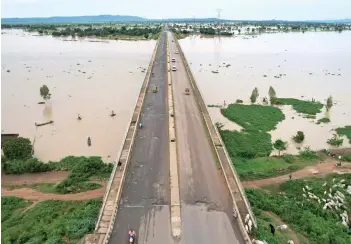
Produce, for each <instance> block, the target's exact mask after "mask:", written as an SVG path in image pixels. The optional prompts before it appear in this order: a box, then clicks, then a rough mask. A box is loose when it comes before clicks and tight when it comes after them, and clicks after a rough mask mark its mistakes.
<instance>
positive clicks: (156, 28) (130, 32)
mask: <svg viewBox="0 0 351 244" xmlns="http://www.w3.org/2000/svg"><path fill="white" fill-rule="evenodd" d="M2 28H4V29H6V28H20V29H24V30H25V31H29V32H38V33H39V34H41V35H52V36H55V37H58V36H71V37H73V38H74V37H99V38H107V39H120V38H121V37H134V38H138V39H150V38H152V39H157V38H158V35H159V34H160V32H161V30H162V25H161V24H153V25H151V24H116V23H115V24H112V23H110V24H108V23H96V24H93V25H92V24H83V23H82V24H3V25H2Z"/></svg>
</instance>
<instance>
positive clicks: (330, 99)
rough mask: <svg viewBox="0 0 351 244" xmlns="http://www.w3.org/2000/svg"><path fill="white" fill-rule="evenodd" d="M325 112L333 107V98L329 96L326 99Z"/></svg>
mask: <svg viewBox="0 0 351 244" xmlns="http://www.w3.org/2000/svg"><path fill="white" fill-rule="evenodd" d="M326 107H327V110H329V109H331V107H333V98H332V96H329V97H328V99H327V105H326Z"/></svg>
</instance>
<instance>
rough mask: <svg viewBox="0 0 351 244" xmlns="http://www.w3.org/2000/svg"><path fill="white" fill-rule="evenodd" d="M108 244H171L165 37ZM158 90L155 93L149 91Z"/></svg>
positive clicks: (162, 37) (156, 58)
mask: <svg viewBox="0 0 351 244" xmlns="http://www.w3.org/2000/svg"><path fill="white" fill-rule="evenodd" d="M161 35H162V36H161V39H160V44H159V47H158V49H157V51H156V57H155V63H154V65H153V68H152V72H154V76H151V78H150V83H149V88H148V91H147V94H146V97H145V101H144V106H143V108H142V114H141V120H142V123H143V128H142V129H138V132H137V134H136V138H135V142H134V146H133V151H132V155H131V161H130V162H129V167H128V171H127V175H126V180H125V183H124V186H123V190H122V196H121V203H120V207H119V209H118V212H117V217H116V221H115V223H114V227H113V232H112V235H111V238H110V243H128V230H129V229H130V228H133V229H134V230H136V233H137V239H136V243H138V244H146V243H150V244H151V243H152V244H165V243H173V242H174V241H173V238H172V232H171V226H170V207H169V204H170V196H169V195H170V194H169V148H168V147H169V144H168V141H169V140H168V103H167V102H168V101H167V73H166V72H167V55H166V54H167V50H166V48H167V47H166V44H167V34H166V33H165V32H164V33H163V34H161ZM155 86H157V87H158V90H159V91H158V93H153V92H152V90H153V88H154V87H155Z"/></svg>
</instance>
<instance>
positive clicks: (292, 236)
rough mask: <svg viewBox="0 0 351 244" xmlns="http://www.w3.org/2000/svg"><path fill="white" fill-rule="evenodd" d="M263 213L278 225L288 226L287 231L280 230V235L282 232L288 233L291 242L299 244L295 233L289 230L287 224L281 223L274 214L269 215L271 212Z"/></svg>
mask: <svg viewBox="0 0 351 244" xmlns="http://www.w3.org/2000/svg"><path fill="white" fill-rule="evenodd" d="M264 212H265V214H267V215H268V216H269V217H271V218H272V219H273V220H274V221H275V222H276V223H277V224H278V225H283V224H285V225H287V226H288V229H287V230H282V231H281V232H282V233H283V232H287V233H289V234H290V235H289V236H290V237H291V238H292V240H293V241H294V243H295V244H299V243H300V242H299V238H298V237H297V234H296V232H295V231H294V230H293V229H291V228H290V226H289V225H288V224H286V223H284V222H283V221H282V220H281V219H280V218H279V217H278V216H277V215H275V214H274V213H271V212H269V211H264Z"/></svg>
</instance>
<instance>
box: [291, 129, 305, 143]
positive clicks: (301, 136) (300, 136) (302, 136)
mask: <svg viewBox="0 0 351 244" xmlns="http://www.w3.org/2000/svg"><path fill="white" fill-rule="evenodd" d="M293 140H294V141H295V142H297V143H301V142H303V140H305V134H304V133H303V131H298V132H297V133H296V135H295V136H293Z"/></svg>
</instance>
